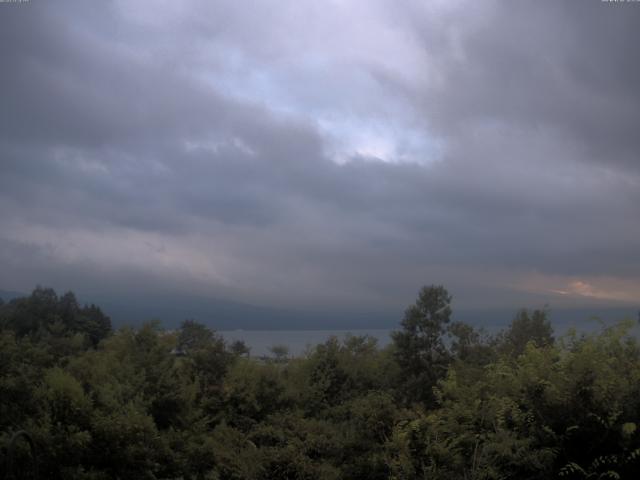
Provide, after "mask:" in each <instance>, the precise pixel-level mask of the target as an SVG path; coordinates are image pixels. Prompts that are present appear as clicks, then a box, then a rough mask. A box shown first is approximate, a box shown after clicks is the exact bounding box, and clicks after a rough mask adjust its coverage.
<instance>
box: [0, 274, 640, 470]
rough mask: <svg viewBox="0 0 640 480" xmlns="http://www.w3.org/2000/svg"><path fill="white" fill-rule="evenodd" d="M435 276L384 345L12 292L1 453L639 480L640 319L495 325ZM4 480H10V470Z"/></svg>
mask: <svg viewBox="0 0 640 480" xmlns="http://www.w3.org/2000/svg"><path fill="white" fill-rule="evenodd" d="M451 301H452V298H451V295H450V294H449V293H448V291H447V290H446V289H445V288H444V287H442V286H437V285H432V286H425V287H423V288H422V289H421V290H420V292H419V295H418V297H417V299H416V301H415V303H414V304H413V305H410V306H409V307H408V308H407V309H406V311H405V312H404V316H402V312H399V319H400V320H401V321H400V323H399V325H398V327H397V329H396V331H395V332H394V333H393V334H392V342H391V344H390V345H389V346H388V347H385V348H380V347H379V346H378V345H377V344H376V341H375V339H373V338H370V337H366V336H364V337H359V336H350V337H347V338H345V339H342V340H339V339H337V338H330V339H328V340H327V341H326V342H325V343H322V344H320V345H316V346H314V347H313V348H310V349H309V350H308V352H307V353H306V354H305V355H303V356H299V357H290V356H288V355H287V353H286V351H278V350H277V349H276V353H278V354H277V355H274V356H272V357H268V358H264V357H261V358H256V357H252V356H251V352H250V351H249V349H248V348H247V346H246V345H244V344H243V343H241V342H235V343H231V344H229V343H227V342H225V340H224V339H223V338H222V337H221V336H220V335H219V334H217V333H216V332H215V331H214V330H212V329H210V328H208V327H207V326H205V325H203V324H201V323H198V322H196V321H194V320H185V321H184V322H183V323H182V324H181V326H180V328H179V329H176V330H165V329H163V328H162V325H161V324H160V323H159V322H147V323H145V324H143V325H142V326H140V327H137V328H133V327H123V328H119V329H117V330H115V329H113V328H112V325H111V321H110V319H109V317H108V316H107V315H106V314H105V313H104V312H103V311H102V310H101V309H100V308H99V307H97V306H95V305H81V304H80V303H79V302H78V300H77V299H76V297H75V296H74V294H73V293H66V294H64V295H61V296H59V295H58V294H56V292H54V291H53V290H52V289H48V288H41V287H38V288H36V289H35V290H34V291H33V292H32V293H31V295H30V296H28V297H24V298H16V299H13V300H11V301H8V302H1V303H0V462H2V463H0V465H2V469H3V472H2V473H3V474H4V478H6V479H9V478H46V479H83V480H89V479H91V480H99V479H185V480H186V479H194V480H195V479H210V480H213V479H221V480H222V479H225V480H227V479H229V480H231V479H234V480H236V479H237V480H241V479H243V480H244V479H251V480H254V479H255V480H263V479H264V480H267V479H274V480H277V479H288V480H289V479H291V480H294V479H295V480H307V479H309V480H311V479H319V480H320V479H321V480H333V479H371V480H376V479H465V480H467V479H510V478H515V479H549V478H563V479H632V478H634V479H635V478H639V477H638V473H639V472H640V431H639V430H638V428H637V427H638V422H639V421H640V346H639V345H638V341H637V338H636V330H635V329H636V327H637V326H636V324H635V322H634V321H633V320H631V319H628V320H622V321H621V322H620V323H617V324H615V325H604V324H602V325H601V328H599V329H598V330H597V331H595V332H591V333H584V332H580V331H575V330H572V331H569V332H568V333H567V334H565V335H562V336H560V337H556V335H555V334H554V331H553V328H552V322H551V319H550V316H551V314H550V312H549V311H547V310H532V311H531V310H521V311H518V312H514V318H513V321H512V322H511V324H510V325H509V326H508V327H507V328H505V329H504V330H503V331H501V332H499V333H497V334H492V335H489V334H487V333H485V332H483V331H482V330H479V329H477V328H474V327H473V326H471V325H467V324H464V323H459V322H454V321H452V320H451V314H452V311H451ZM0 478H2V477H1V476H0Z"/></svg>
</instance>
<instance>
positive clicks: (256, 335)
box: [218, 330, 392, 357]
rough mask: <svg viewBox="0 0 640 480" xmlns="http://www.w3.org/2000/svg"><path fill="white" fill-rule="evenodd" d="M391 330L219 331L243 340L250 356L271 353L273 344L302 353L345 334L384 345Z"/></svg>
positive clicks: (298, 353)
mask: <svg viewBox="0 0 640 480" xmlns="http://www.w3.org/2000/svg"><path fill="white" fill-rule="evenodd" d="M391 332H392V330H227V331H219V332H218V333H219V334H221V335H222V336H223V337H224V339H225V340H227V341H228V342H232V341H234V340H242V341H244V342H245V343H246V344H247V346H248V347H249V348H251V355H252V356H258V357H259V356H262V355H271V352H270V350H269V349H270V348H271V347H273V346H274V345H284V346H286V347H288V348H289V353H290V354H291V355H294V356H298V355H303V354H304V353H305V351H306V349H307V348H309V347H313V346H315V345H318V344H320V343H324V342H325V341H326V340H327V339H329V337H331V336H335V337H338V339H340V340H342V339H344V338H345V337H346V336H347V335H354V336H362V335H369V336H371V337H373V338H375V339H376V340H377V341H378V346H379V347H384V346H386V345H388V344H389V342H390V341H391Z"/></svg>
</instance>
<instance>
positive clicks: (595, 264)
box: [0, 1, 640, 305]
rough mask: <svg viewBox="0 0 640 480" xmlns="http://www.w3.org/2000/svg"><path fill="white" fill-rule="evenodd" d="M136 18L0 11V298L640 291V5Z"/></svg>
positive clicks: (301, 299)
mask: <svg viewBox="0 0 640 480" xmlns="http://www.w3.org/2000/svg"><path fill="white" fill-rule="evenodd" d="M140 5H142V4H140ZM140 5H131V4H128V3H124V2H105V3H101V4H100V5H99V6H92V7H91V8H90V7H88V6H87V5H86V2H56V3H55V4H53V2H47V3H45V2H36V1H33V2H30V3H29V4H20V5H16V6H13V7H10V6H2V10H0V55H1V58H2V66H3V68H2V75H0V92H1V94H0V110H1V112H2V113H1V115H2V116H1V118H0V154H1V160H0V162H1V163H0V214H1V215H2V217H3V218H4V224H5V226H6V227H7V228H5V229H3V232H2V234H0V241H1V242H0V248H2V250H3V255H2V256H0V259H2V264H3V265H4V267H5V268H4V269H3V273H2V274H0V282H2V284H3V285H2V286H3V287H4V288H6V289H16V288H22V289H24V288H29V286H30V284H35V283H38V282H40V283H42V282H50V283H52V284H54V286H55V284H56V283H60V286H59V288H81V287H82V286H83V285H88V284H92V285H96V287H95V289H96V290H98V287H97V285H98V284H100V285H103V287H104V289H105V290H110V289H112V290H117V289H118V288H120V287H121V286H122V285H125V284H126V285H127V288H129V287H130V288H134V289H135V288H136V285H141V284H145V287H144V288H146V289H153V288H158V289H168V288H175V289H180V288H182V289H184V290H186V291H199V292H202V293H211V292H215V293H216V295H229V296H231V297H234V298H241V299H243V300H245V301H252V302H255V303H271V304H280V305H288V304H297V303H299V304H313V305H319V304H322V303H323V302H331V303H332V304H336V305H338V304H345V305H357V304H358V303H359V302H363V301H367V302H374V303H379V304H383V305H398V304H400V305H401V304H402V303H404V302H406V301H407V300H410V299H411V297H412V295H413V294H414V292H415V290H416V289H417V288H418V287H419V285H421V284H423V283H431V282H438V283H439V282H443V283H446V284H448V285H449V286H450V287H451V288H452V290H453V291H454V293H456V294H457V295H458V297H459V298H460V297H461V298H462V300H463V301H464V300H465V298H466V299H467V302H468V303H469V304H473V303H474V302H477V297H478V296H481V294H480V295H476V296H475V297H474V296H473V295H472V294H471V293H470V292H473V291H476V292H483V291H485V290H487V289H488V290H491V291H494V292H502V293H501V298H500V299H496V301H498V302H500V303H504V302H508V301H509V298H513V299H515V298H517V299H518V301H521V300H522V297H521V295H520V294H516V293H514V292H512V290H513V289H516V290H517V289H519V290H523V291H525V292H530V293H532V294H539V293H545V294H548V293H549V292H550V290H551V289H560V288H561V287H562V288H564V287H565V286H566V285H567V284H568V283H571V282H574V283H575V282H576V281H578V280H576V279H580V281H583V280H584V281H583V283H586V282H591V283H594V282H595V284H596V286H595V287H593V288H592V287H589V288H591V290H589V289H588V288H583V287H580V285H582V283H581V284H577V283H576V284H575V285H578V287H575V290H576V291H575V292H573V291H571V292H569V293H572V294H573V293H575V294H576V295H583V296H589V295H586V294H587V293H588V294H591V293H594V292H595V293H594V295H596V296H599V298H611V299H613V300H620V299H628V298H629V297H630V296H633V295H636V294H637V293H638V292H640V279H639V278H638V271H640V260H637V259H640V252H639V251H638V248H639V247H638V245H640V242H638V240H639V239H640V225H639V224H640V222H638V220H637V219H638V218H640V211H639V210H638V205H640V174H639V171H638V168H637V166H638V158H637V155H638V151H640V150H639V147H640V144H639V143H638V138H639V137H638V135H637V134H636V132H637V128H638V125H640V121H639V118H638V116H639V113H638V112H640V100H639V98H640V96H639V95H638V92H637V85H638V84H640V82H639V81H638V80H640V78H639V76H640V73H639V72H640V67H639V66H638V65H637V62H633V61H632V59H631V56H632V54H633V51H634V47H633V46H634V45H637V44H638V41H639V40H640V39H639V38H638V37H639V34H638V33H637V32H638V30H637V29H635V28H633V26H634V20H635V22H636V23H635V24H636V25H637V21H638V20H639V15H640V7H639V8H635V9H632V8H633V7H637V5H625V6H615V5H607V4H601V3H600V2H595V1H594V2H582V3H570V2H553V3H552V2H548V3H543V2H535V3H534V2H517V3H516V2H500V3H498V2H487V3H486V4H483V5H481V6H478V5H474V6H473V7H467V6H464V5H459V4H457V3H455V2H442V3H440V2H435V3H433V4H430V5H429V6H428V7H423V6H422V4H421V3H417V2H416V3H415V5H410V4H407V6H406V7H404V8H405V10H403V9H398V7H397V5H396V6H394V5H395V4H391V3H385V2H365V3H361V2H353V3H349V2H346V3H335V4H332V5H331V6H328V7H327V8H326V9H324V8H323V9H320V10H318V9H317V7H314V6H313V5H309V4H305V3H301V2H283V4H282V5H280V6H279V7H278V9H274V8H273V6H272V5H271V6H270V5H269V4H268V2H266V3H263V2H258V3H257V4H256V6H255V10H254V11H253V12H248V11H247V9H246V8H240V7H238V6H237V5H236V4H234V3H233V2H215V3H214V4H212V3H209V2H193V3H190V4H188V5H187V4H184V5H182V4H170V3H161V4H158V5H157V6H153V7H152V6H151V5H146V6H145V5H142V6H140ZM185 5H187V6H185ZM311 10H314V12H313V13H314V15H315V16H314V20H313V21H312V22H311V23H308V22H307V23H305V22H301V20H300V19H301V18H303V17H305V15H308V14H309V13H310V11H311ZM336 14H340V15H336ZM350 15H351V16H350ZM358 20H359V21H358ZM336 151H337V154H336ZM407 151H410V155H407V154H406V152H407ZM349 159H350V160H349ZM407 159H409V160H408V161H407ZM634 259H636V260H634ZM132 278H135V279H136V280H131V279H132ZM101 279H102V280H101ZM127 279H129V280H127ZM141 279H144V281H143V280H141ZM598 282H600V283H598ZM63 283H64V285H63ZM567 288H568V287H567ZM578 290H579V291H578ZM585 292H586V293H585Z"/></svg>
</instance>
